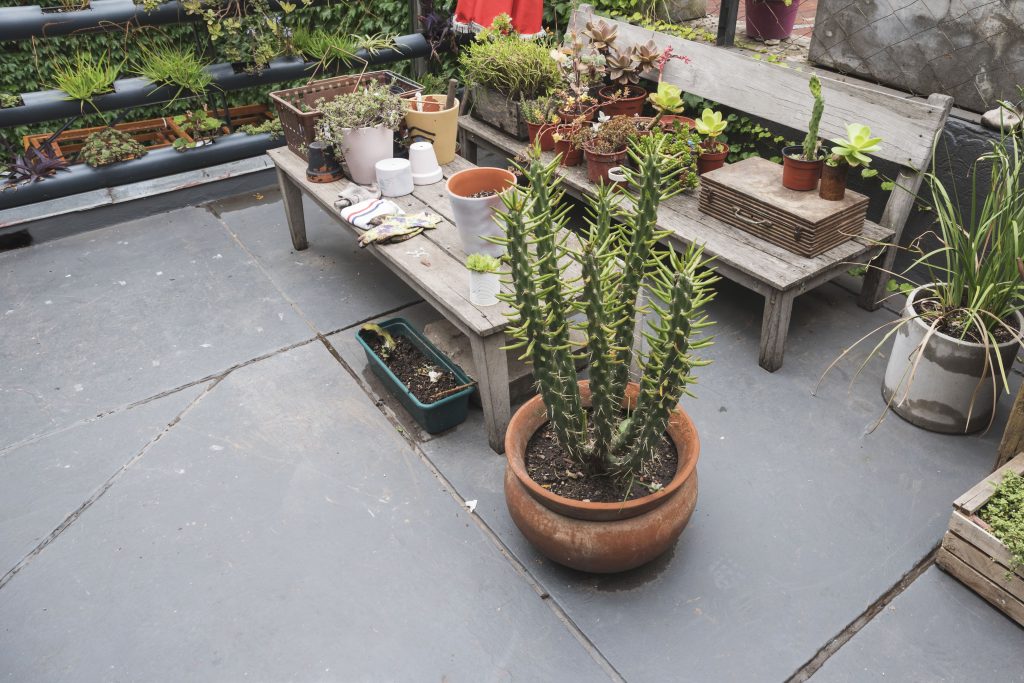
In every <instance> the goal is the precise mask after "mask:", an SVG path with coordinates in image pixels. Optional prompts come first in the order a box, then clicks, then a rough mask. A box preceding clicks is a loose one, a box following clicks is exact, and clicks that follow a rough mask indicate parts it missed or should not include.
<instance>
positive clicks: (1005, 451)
mask: <svg viewBox="0 0 1024 683" xmlns="http://www.w3.org/2000/svg"><path fill="white" fill-rule="evenodd" d="M1021 451H1024V384H1022V385H1021V388H1020V389H1019V390H1018V391H1017V398H1016V399H1014V401H1013V408H1011V409H1010V419H1009V420H1007V421H1006V429H1005V430H1003V440H1002V441H1000V442H999V451H998V454H997V457H996V464H995V467H993V468H992V469H994V470H996V469H999V468H1000V467H1002V466H1003V465H1005V464H1006V463H1008V462H1009V461H1010V459H1011V458H1013V457H1014V456H1015V455H1017V454H1018V453H1020V452H1021Z"/></svg>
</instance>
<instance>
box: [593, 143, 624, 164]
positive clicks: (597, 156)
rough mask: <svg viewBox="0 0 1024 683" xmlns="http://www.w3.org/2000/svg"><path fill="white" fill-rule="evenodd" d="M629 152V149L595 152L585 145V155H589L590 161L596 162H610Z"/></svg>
mask: <svg viewBox="0 0 1024 683" xmlns="http://www.w3.org/2000/svg"><path fill="white" fill-rule="evenodd" d="M628 151H629V149H628V148H627V147H623V148H622V149H620V150H618V151H616V152H595V151H593V150H591V149H590V148H588V147H587V146H586V145H583V153H584V154H586V155H587V158H588V159H594V160H595V161H610V160H611V159H612V158H615V157H620V156H623V155H625V154H627V153H628Z"/></svg>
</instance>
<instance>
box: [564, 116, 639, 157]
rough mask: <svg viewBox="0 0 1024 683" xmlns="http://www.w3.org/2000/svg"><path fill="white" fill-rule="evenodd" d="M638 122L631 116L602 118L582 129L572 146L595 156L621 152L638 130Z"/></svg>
mask: <svg viewBox="0 0 1024 683" xmlns="http://www.w3.org/2000/svg"><path fill="white" fill-rule="evenodd" d="M638 125H639V124H638V121H637V119H636V118H635V117H632V116H613V117H611V118H607V117H604V118H603V119H601V120H599V121H598V122H597V123H594V124H591V125H590V126H585V127H582V128H581V129H580V130H579V133H578V134H577V136H576V138H575V139H574V140H573V146H574V147H577V148H582V149H585V150H587V151H589V152H596V153H597V154H614V153H616V152H622V151H624V150H625V149H626V146H627V145H628V144H629V140H630V138H631V137H634V136H635V135H636V133H637V130H638Z"/></svg>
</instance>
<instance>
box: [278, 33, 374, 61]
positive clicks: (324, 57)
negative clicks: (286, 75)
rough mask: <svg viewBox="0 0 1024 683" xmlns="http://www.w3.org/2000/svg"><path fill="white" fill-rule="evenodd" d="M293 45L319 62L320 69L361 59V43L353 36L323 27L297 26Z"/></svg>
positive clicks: (293, 35) (306, 55)
mask: <svg viewBox="0 0 1024 683" xmlns="http://www.w3.org/2000/svg"><path fill="white" fill-rule="evenodd" d="M292 45H294V46H295V49H296V50H298V51H299V52H301V53H302V54H303V55H304V56H305V57H306V58H307V59H311V60H313V61H316V62H319V64H318V65H317V68H318V70H320V71H326V70H327V69H330V68H331V67H333V66H335V65H348V64H352V63H355V62H357V61H362V60H359V58H358V57H356V51H357V50H359V45H358V44H357V42H356V39H355V38H354V37H352V36H348V35H343V34H341V33H328V32H327V31H324V30H323V29H314V30H310V29H305V28H297V29H295V31H294V32H293V33H292Z"/></svg>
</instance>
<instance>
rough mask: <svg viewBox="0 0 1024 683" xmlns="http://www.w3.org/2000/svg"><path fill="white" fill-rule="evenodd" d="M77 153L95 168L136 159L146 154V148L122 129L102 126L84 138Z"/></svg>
mask: <svg viewBox="0 0 1024 683" xmlns="http://www.w3.org/2000/svg"><path fill="white" fill-rule="evenodd" d="M79 154H80V155H81V159H82V161H84V162H85V163H87V164H89V165H90V166H92V167H93V168H96V167H98V166H109V165H110V164H115V163H117V162H119V161H130V160H132V159H138V158H139V157H142V156H145V155H146V148H145V147H143V146H142V145H141V144H140V143H139V142H137V141H136V140H135V139H134V138H132V136H131V135H129V134H128V133H125V132H124V131H120V130H117V129H116V128H104V129H103V130H99V131H96V132H95V133H93V134H91V135H90V136H89V137H88V138H86V139H85V144H84V145H82V150H81V152H79Z"/></svg>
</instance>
